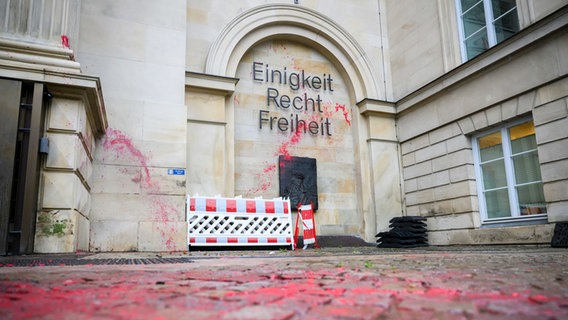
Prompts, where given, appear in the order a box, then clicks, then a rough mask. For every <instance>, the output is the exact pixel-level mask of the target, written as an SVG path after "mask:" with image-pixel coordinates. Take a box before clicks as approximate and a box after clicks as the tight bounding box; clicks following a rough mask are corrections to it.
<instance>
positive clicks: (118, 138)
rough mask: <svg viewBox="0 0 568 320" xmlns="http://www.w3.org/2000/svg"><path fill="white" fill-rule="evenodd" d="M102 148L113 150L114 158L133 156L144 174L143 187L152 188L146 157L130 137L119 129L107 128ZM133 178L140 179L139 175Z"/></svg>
mask: <svg viewBox="0 0 568 320" xmlns="http://www.w3.org/2000/svg"><path fill="white" fill-rule="evenodd" d="M103 148H104V150H105V151H111V150H112V151H114V153H115V157H116V159H118V158H120V157H124V156H131V157H134V158H135V159H136V160H137V161H138V162H139V163H140V165H141V166H142V169H143V170H144V173H145V175H146V176H145V177H144V179H143V180H144V182H145V183H146V185H145V186H143V187H145V188H152V179H151V177H150V170H149V169H148V164H147V162H148V161H147V158H146V156H145V155H144V154H142V152H141V151H140V150H138V148H136V147H135V146H134V144H133V143H132V139H131V138H129V137H127V136H126V135H125V134H124V133H122V132H121V131H120V130H115V129H112V128H108V129H107V131H106V138H105V140H104V141H103ZM135 179H136V180H138V179H141V177H138V178H135ZM141 180H142V179H141Z"/></svg>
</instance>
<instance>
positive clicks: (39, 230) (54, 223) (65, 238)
mask: <svg viewBox="0 0 568 320" xmlns="http://www.w3.org/2000/svg"><path fill="white" fill-rule="evenodd" d="M78 217H80V214H79V213H77V212H76V211H74V210H42V211H40V212H38V215H37V222H36V233H35V242H34V252H37V253H63V252H75V250H76V249H77V248H78V243H79V237H84V236H85V235H84V234H80V232H84V229H83V228H81V229H79V227H78ZM83 219H84V218H83ZM87 237H88V233H87Z"/></svg>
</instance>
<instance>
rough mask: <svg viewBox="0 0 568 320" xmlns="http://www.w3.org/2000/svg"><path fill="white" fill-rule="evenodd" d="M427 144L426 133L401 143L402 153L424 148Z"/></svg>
mask: <svg viewBox="0 0 568 320" xmlns="http://www.w3.org/2000/svg"><path fill="white" fill-rule="evenodd" d="M428 144H429V141H428V135H421V136H419V137H416V138H414V139H412V140H410V141H407V142H405V143H403V144H402V145H401V148H402V154H407V153H409V152H412V151H416V150H418V149H421V148H424V147H426V146H427V145H428Z"/></svg>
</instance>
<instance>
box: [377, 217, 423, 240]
mask: <svg viewBox="0 0 568 320" xmlns="http://www.w3.org/2000/svg"><path fill="white" fill-rule="evenodd" d="M424 221H426V218H424V217H418V216H407V217H396V218H392V219H391V220H390V221H389V222H390V225H389V227H390V228H391V229H390V230H389V231H387V232H379V233H377V235H376V237H377V247H379V248H415V247H427V246H428V233H427V232H428V230H427V229H426V223H425V222H424Z"/></svg>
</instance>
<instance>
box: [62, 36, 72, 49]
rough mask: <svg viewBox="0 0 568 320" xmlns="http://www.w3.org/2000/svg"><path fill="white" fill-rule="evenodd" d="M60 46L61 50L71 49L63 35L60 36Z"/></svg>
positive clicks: (67, 39)
mask: <svg viewBox="0 0 568 320" xmlns="http://www.w3.org/2000/svg"><path fill="white" fill-rule="evenodd" d="M61 45H62V46H63V48H67V49H71V47H69V38H68V37H67V36H66V35H64V34H62V35H61Z"/></svg>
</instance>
